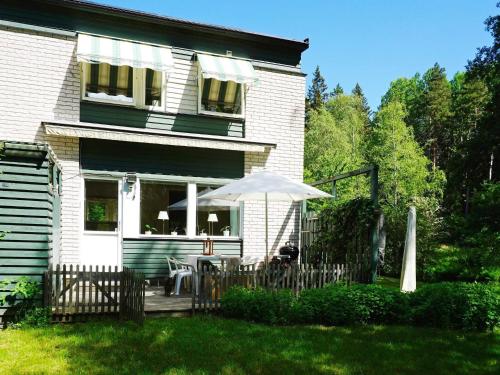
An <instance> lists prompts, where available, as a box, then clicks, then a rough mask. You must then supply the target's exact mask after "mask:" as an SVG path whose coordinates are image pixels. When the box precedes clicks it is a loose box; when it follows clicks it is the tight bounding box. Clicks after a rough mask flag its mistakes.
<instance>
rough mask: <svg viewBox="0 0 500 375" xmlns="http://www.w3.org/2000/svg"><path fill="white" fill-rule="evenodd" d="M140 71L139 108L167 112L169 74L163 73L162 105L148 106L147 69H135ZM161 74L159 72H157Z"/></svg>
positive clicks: (138, 83) (138, 82)
mask: <svg viewBox="0 0 500 375" xmlns="http://www.w3.org/2000/svg"><path fill="white" fill-rule="evenodd" d="M134 70H138V79H137V86H138V87H137V88H138V94H137V96H138V100H137V102H138V103H139V104H138V105H137V107H138V108H141V109H145V110H148V111H161V112H166V108H167V106H166V104H167V74H166V73H165V72H160V73H161V98H162V100H161V104H160V105H146V68H140V69H135V68H134ZM157 72H159V70H157Z"/></svg>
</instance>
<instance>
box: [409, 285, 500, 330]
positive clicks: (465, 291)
mask: <svg viewBox="0 0 500 375" xmlns="http://www.w3.org/2000/svg"><path fill="white" fill-rule="evenodd" d="M499 292H500V290H499V287H498V285H494V284H479V283H463V282H455V283H436V284H427V285H424V286H423V287H421V288H419V289H417V290H416V291H415V292H414V293H412V294H411V298H410V304H411V308H412V321H413V323H414V324H417V325H426V326H434V327H440V328H460V329H475V330H480V331H484V330H487V329H493V328H494V327H495V326H496V325H498V324H499V322H500V297H499Z"/></svg>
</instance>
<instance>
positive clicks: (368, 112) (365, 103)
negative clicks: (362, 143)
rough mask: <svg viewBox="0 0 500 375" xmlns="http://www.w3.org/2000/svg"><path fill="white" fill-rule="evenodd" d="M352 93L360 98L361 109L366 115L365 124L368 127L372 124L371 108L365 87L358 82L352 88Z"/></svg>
mask: <svg viewBox="0 0 500 375" xmlns="http://www.w3.org/2000/svg"><path fill="white" fill-rule="evenodd" d="M352 95H353V96H354V97H355V98H357V99H358V102H359V109H360V111H361V112H362V113H364V115H365V126H366V127H368V126H369V125H370V116H371V110H370V106H369V105H368V100H367V99H366V96H365V94H364V93H363V89H362V88H361V86H360V85H359V83H356V86H354V88H353V89H352Z"/></svg>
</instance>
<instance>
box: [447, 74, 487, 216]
mask: <svg viewBox="0 0 500 375" xmlns="http://www.w3.org/2000/svg"><path fill="white" fill-rule="evenodd" d="M451 90H452V113H453V117H452V121H450V123H449V126H448V127H447V129H446V138H447V139H448V154H449V157H448V160H447V163H446V165H445V171H446V175H447V177H448V178H447V179H448V187H447V192H446V195H445V196H446V202H445V203H446V206H447V207H448V208H449V209H451V210H452V211H462V212H464V213H465V214H467V213H468V211H469V201H470V197H471V193H472V188H473V186H478V185H479V184H480V182H481V181H476V176H477V173H475V172H474V171H475V169H476V167H477V165H476V163H475V161H474V160H473V159H474V158H472V155H471V152H472V151H473V150H471V149H470V146H471V142H472V141H473V140H474V139H475V138H477V137H478V131H479V129H480V124H481V120H482V119H483V118H484V116H485V114H486V106H487V104H488V102H489V100H490V94H489V91H488V87H487V86H486V84H485V83H484V82H483V81H482V80H481V79H478V78H474V77H471V76H469V75H467V74H465V73H457V74H455V76H454V77H453V80H452V81H451Z"/></svg>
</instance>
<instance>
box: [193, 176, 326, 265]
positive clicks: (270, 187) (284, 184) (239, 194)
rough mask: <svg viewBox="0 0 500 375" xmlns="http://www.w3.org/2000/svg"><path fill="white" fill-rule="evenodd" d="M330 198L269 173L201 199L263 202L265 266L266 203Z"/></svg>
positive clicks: (267, 240)
mask: <svg viewBox="0 0 500 375" xmlns="http://www.w3.org/2000/svg"><path fill="white" fill-rule="evenodd" d="M330 197H331V195H330V194H328V193H325V192H323V191H321V190H318V189H316V188H313V187H312V186H309V185H306V184H304V183H302V182H297V181H293V180H291V179H289V178H288V177H284V176H280V175H278V174H275V173H273V172H269V171H262V172H257V173H253V174H251V175H248V176H246V177H243V178H242V179H240V180H238V181H234V182H231V183H230V184H227V185H225V186H222V187H221V188H219V189H216V190H214V191H211V192H209V193H207V194H205V195H203V196H202V198H210V199H213V198H216V199H224V200H228V201H236V202H243V201H264V202H265V207H266V209H265V226H266V264H267V258H268V255H269V239H268V202H269V201H284V202H299V201H303V200H306V199H311V198H330Z"/></svg>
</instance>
